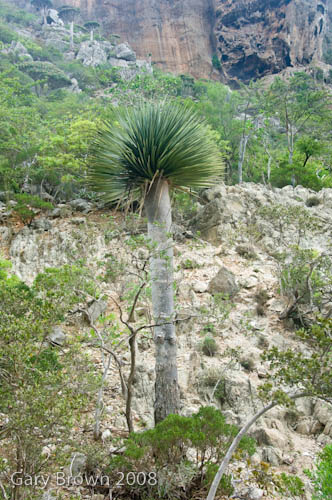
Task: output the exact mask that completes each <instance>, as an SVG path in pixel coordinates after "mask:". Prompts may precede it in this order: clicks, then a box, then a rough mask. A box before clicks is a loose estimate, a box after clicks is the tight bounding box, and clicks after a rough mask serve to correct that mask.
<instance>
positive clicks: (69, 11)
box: [58, 5, 80, 50]
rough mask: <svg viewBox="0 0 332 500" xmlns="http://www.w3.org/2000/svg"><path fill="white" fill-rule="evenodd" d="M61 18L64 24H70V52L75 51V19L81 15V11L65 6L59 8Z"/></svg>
mask: <svg viewBox="0 0 332 500" xmlns="http://www.w3.org/2000/svg"><path fill="white" fill-rule="evenodd" d="M58 12H59V17H60V19H62V20H63V21H64V22H69V23H70V50H73V49H74V21H75V17H76V16H77V15H78V14H79V12H80V9H78V8H76V7H70V6H69V5H64V6H63V7H60V8H59V11H58Z"/></svg>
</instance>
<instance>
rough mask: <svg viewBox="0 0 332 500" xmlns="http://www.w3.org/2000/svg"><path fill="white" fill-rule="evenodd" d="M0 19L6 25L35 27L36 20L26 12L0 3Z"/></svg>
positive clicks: (11, 5) (35, 17) (34, 16)
mask: <svg viewBox="0 0 332 500" xmlns="http://www.w3.org/2000/svg"><path fill="white" fill-rule="evenodd" d="M0 18H3V19H4V20H5V21H6V22H7V23H13V24H18V25H19V26H36V24H37V23H38V18H37V16H36V15H34V14H30V13H29V12H27V11H26V10H23V9H18V8H17V7H16V6H15V5H14V4H12V3H11V4H9V3H8V4H7V3H2V2H0Z"/></svg>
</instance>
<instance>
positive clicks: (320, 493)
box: [306, 444, 332, 500]
mask: <svg viewBox="0 0 332 500" xmlns="http://www.w3.org/2000/svg"><path fill="white" fill-rule="evenodd" d="M306 474H307V476H308V477H309V478H310V479H311V480H312V483H313V485H314V488H315V493H314V495H313V496H312V498H313V500H330V499H331V498H332V444H329V445H328V446H325V448H324V449H323V451H322V453H320V455H319V462H318V463H317V465H316V466H315V469H314V470H313V471H306Z"/></svg>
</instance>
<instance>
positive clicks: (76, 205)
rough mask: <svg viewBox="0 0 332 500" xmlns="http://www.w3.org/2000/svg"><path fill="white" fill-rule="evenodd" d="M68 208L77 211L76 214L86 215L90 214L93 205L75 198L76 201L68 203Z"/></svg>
mask: <svg viewBox="0 0 332 500" xmlns="http://www.w3.org/2000/svg"><path fill="white" fill-rule="evenodd" d="M70 206H71V207H72V208H73V209H74V210H77V211H78V212H83V213H85V214H87V213H88V212H91V210H92V208H93V205H92V203H90V202H89V201H86V200H83V199H82V198H77V199H76V200H72V201H71V202H70Z"/></svg>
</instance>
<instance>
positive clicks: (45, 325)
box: [0, 261, 94, 500]
mask: <svg viewBox="0 0 332 500" xmlns="http://www.w3.org/2000/svg"><path fill="white" fill-rule="evenodd" d="M9 267H10V264H9V263H8V262H6V261H0V324H1V336H0V382H1V383H0V412H1V413H2V415H4V416H5V420H4V421H3V422H2V427H1V435H0V440H1V448H2V449H5V450H6V452H5V457H6V460H7V462H6V463H5V462H4V463H2V461H0V470H1V479H3V478H5V481H6V484H5V485H3V484H2V482H1V481H0V488H1V489H2V493H3V492H5V493H7V494H4V496H3V497H2V498H13V499H15V500H20V499H22V498H23V499H24V498H35V495H34V491H31V489H30V488H28V489H29V490H30V491H27V489H26V488H25V487H24V486H22V487H20V485H13V484H12V482H11V481H10V477H11V475H12V474H13V473H14V472H18V473H21V474H22V476H25V475H29V474H30V475H32V476H35V475H37V474H40V473H43V472H44V473H45V472H47V471H50V470H52V463H51V461H49V460H48V458H47V457H45V456H44V455H43V453H42V449H43V447H44V446H45V442H46V443H48V444H49V445H51V446H52V448H53V452H52V453H53V459H56V458H58V457H59V456H61V454H62V453H63V446H64V444H65V443H67V444H68V443H70V436H71V433H72V428H73V425H74V423H75V421H76V422H77V420H78V419H79V415H80V412H81V409H82V407H83V406H85V405H86V404H87V396H88V393H89V391H91V390H92V388H93V387H94V382H93V380H92V378H91V376H90V374H91V371H90V365H89V360H88V359H87V358H86V357H85V356H82V354H81V353H80V346H79V345H77V344H76V343H75V342H74V341H73V342H69V343H68V345H67V346H66V349H65V350H63V351H60V350H56V349H55V348H54V347H51V346H49V345H48V343H47V342H46V339H47V337H48V335H49V334H50V332H51V329H52V327H53V326H54V325H55V324H57V323H58V321H59V313H60V310H59V307H58V305H57V304H55V303H54V302H53V301H52V299H51V300H50V298H48V299H46V300H45V299H44V298H43V297H41V295H40V293H38V292H36V290H35V289H34V287H28V286H27V285H25V284H24V283H23V282H22V281H20V280H19V279H18V278H17V277H16V276H15V275H12V276H10V275H9V274H8V269H9ZM69 293H70V292H69V287H68V283H67V289H66V294H69ZM61 308H62V304H60V309H61ZM63 312H64V308H62V313H63ZM82 367H84V368H82ZM82 370H84V378H83V371H82ZM90 384H92V385H90ZM60 394H61V397H59V395H60ZM59 433H61V441H59V439H58V437H59ZM50 453H51V450H50Z"/></svg>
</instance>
